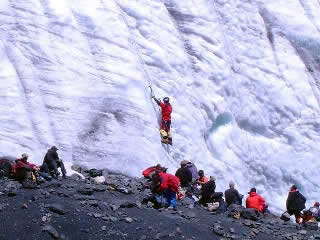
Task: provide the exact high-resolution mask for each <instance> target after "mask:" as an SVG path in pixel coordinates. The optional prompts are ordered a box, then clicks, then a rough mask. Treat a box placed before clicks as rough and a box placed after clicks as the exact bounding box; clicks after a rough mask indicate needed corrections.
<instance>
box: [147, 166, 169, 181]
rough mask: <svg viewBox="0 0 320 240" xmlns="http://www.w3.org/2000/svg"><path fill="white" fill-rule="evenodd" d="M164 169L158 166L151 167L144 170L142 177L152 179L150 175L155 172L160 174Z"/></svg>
mask: <svg viewBox="0 0 320 240" xmlns="http://www.w3.org/2000/svg"><path fill="white" fill-rule="evenodd" d="M166 170H167V169H166V168H164V167H162V166H161V165H160V164H157V165H156V166H151V167H149V168H147V169H145V170H143V172H142V175H143V176H144V177H145V178H146V179H150V180H151V179H152V175H153V174H155V172H156V171H160V172H166Z"/></svg>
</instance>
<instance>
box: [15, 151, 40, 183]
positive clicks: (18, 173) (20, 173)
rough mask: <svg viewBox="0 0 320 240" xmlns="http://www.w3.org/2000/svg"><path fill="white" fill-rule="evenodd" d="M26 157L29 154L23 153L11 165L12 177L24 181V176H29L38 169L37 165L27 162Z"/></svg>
mask: <svg viewBox="0 0 320 240" xmlns="http://www.w3.org/2000/svg"><path fill="white" fill-rule="evenodd" d="M28 158H29V156H28V155H27V154H26V153H23V154H22V156H21V158H18V159H16V164H15V165H13V172H14V177H15V179H16V180H18V181H24V180H25V179H26V178H30V177H31V175H32V174H34V173H35V172H36V171H39V170H40V169H39V168H38V167H37V165H35V164H32V163H29V162H28ZM34 177H35V176H34Z"/></svg>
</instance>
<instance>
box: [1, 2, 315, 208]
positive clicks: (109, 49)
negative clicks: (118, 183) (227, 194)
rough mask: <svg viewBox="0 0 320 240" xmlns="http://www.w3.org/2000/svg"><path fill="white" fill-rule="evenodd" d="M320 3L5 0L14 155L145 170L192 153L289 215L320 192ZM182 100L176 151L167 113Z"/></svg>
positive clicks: (4, 71)
mask: <svg viewBox="0 0 320 240" xmlns="http://www.w3.org/2000/svg"><path fill="white" fill-rule="evenodd" d="M319 11H320V1H319V0H251V1H247V0H233V1H230V0H163V1H160V0H90V1H88V0H77V1H75V0H0V81H1V85H0V86H1V87H0V109H1V114H0V154H2V155H11V156H16V157H18V156H20V155H21V153H23V152H27V153H29V155H30V161H33V162H36V163H38V164H40V163H41V162H42V159H43V155H44V154H45V152H46V150H47V149H48V148H49V147H50V146H51V145H57V146H58V148H59V149H60V150H59V154H60V156H61V157H62V158H63V159H64V161H65V162H66V163H67V165H68V166H70V165H71V164H74V163H76V164H83V165H86V166H88V167H92V168H109V169H111V170H113V171H118V172H122V173H125V174H129V175H133V176H140V174H141V171H142V170H143V169H144V168H146V167H148V166H150V165H153V164H156V163H161V164H163V165H166V166H167V167H168V168H169V172H171V173H174V172H175V170H176V168H177V167H178V166H179V163H180V161H181V160H183V159H189V160H192V161H193V162H194V163H195V164H196V165H197V166H198V168H199V169H203V170H204V171H205V173H206V175H214V176H216V178H217V190H218V191H224V190H225V189H226V188H227V186H228V182H229V181H230V180H233V181H235V183H236V186H237V188H238V189H239V190H240V191H241V192H242V193H246V192H247V191H248V190H249V189H250V188H251V187H256V188H257V190H258V192H259V193H260V194H261V195H263V196H264V197H265V198H266V200H267V202H268V203H269V205H270V206H271V209H273V210H275V211H281V209H284V208H285V199H286V196H287V191H288V188H289V186H290V184H293V183H295V184H297V185H298V186H299V188H300V190H301V192H302V193H303V194H304V195H305V196H306V197H307V198H308V200H309V203H310V204H311V203H312V201H315V200H319V199H317V198H318V197H319V194H320V189H319V182H318V181H319V176H320V173H319V169H320V161H319V160H318V156H319V153H320V150H319V146H320V136H319V130H320V113H319V110H320V108H319V107H320V95H319V94H320V92H319V87H320V83H319V81H320V17H319ZM150 85H151V86H152V88H153V91H154V93H155V95H156V97H159V98H162V97H164V96H169V97H170V99H171V103H172V106H173V114H172V117H173V120H172V134H173V146H172V147H168V148H167V147H166V146H164V145H162V144H161V143H160V136H159V129H158V128H159V113H160V112H159V108H158V106H157V105H156V104H155V103H154V102H153V101H152V99H151V95H150V88H149V86H150Z"/></svg>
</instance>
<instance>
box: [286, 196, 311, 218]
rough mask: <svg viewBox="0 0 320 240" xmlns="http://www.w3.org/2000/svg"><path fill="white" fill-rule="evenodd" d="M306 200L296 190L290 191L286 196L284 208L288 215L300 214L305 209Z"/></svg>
mask: <svg viewBox="0 0 320 240" xmlns="http://www.w3.org/2000/svg"><path fill="white" fill-rule="evenodd" d="M305 203H306V198H305V197H304V196H303V195H302V194H301V193H300V192H299V191H297V190H294V191H290V192H289V194H288V198H287V202H286V206H287V211H288V213H289V214H291V215H292V214H294V213H296V212H300V211H302V210H303V209H305V208H306V205H305Z"/></svg>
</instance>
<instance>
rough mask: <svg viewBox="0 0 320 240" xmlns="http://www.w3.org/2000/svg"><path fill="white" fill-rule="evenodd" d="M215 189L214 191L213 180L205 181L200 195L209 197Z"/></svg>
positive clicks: (214, 184)
mask: <svg viewBox="0 0 320 240" xmlns="http://www.w3.org/2000/svg"><path fill="white" fill-rule="evenodd" d="M215 191H216V183H215V181H209V182H207V183H205V184H204V185H202V188H201V197H202V198H211V197H212V195H213V194H214V192H215ZM221 195H222V194H221Z"/></svg>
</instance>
